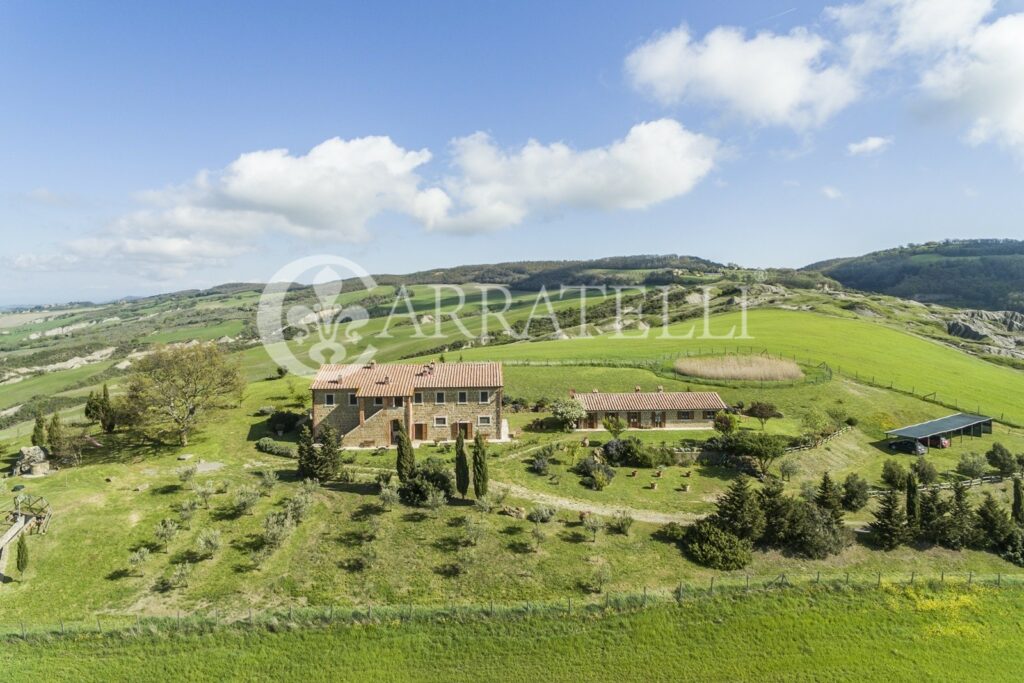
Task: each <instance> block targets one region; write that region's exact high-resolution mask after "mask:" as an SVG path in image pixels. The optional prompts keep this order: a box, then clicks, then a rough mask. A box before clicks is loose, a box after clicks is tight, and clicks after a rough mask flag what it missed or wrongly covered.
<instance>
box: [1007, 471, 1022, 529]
mask: <svg viewBox="0 0 1024 683" xmlns="http://www.w3.org/2000/svg"><path fill="white" fill-rule="evenodd" d="M1010 517H1011V518H1012V519H1013V521H1014V523H1015V524H1016V525H1017V526H1024V480H1022V479H1021V478H1020V477H1015V478H1014V480H1013V507H1011V508H1010Z"/></svg>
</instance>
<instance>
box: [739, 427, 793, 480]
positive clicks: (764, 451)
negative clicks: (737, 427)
mask: <svg viewBox="0 0 1024 683" xmlns="http://www.w3.org/2000/svg"><path fill="white" fill-rule="evenodd" d="M738 447H739V448H740V451H741V452H742V453H743V455H745V456H747V457H749V458H751V459H752V460H753V461H754V462H755V463H757V469H758V470H760V472H761V474H762V475H764V476H767V475H768V470H769V469H770V468H771V466H772V463H774V462H775V461H776V460H778V459H779V458H781V457H782V456H783V455H785V453H786V446H785V444H784V443H783V441H782V439H780V438H779V437H777V436H775V435H773V434H765V433H764V432H756V433H754V434H750V435H749V436H744V438H743V439H742V441H741V442H740V444H739V446H738Z"/></svg>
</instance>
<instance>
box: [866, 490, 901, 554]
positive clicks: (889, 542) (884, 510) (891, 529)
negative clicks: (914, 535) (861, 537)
mask: <svg viewBox="0 0 1024 683" xmlns="http://www.w3.org/2000/svg"><path fill="white" fill-rule="evenodd" d="M901 503H902V501H901V500H900V498H899V494H897V492H896V491H895V490H893V489H889V490H888V491H886V492H885V493H883V494H882V496H881V499H880V502H879V506H878V509H877V510H875V512H874V513H873V514H874V515H875V521H873V522H871V524H870V525H869V526H870V527H871V533H872V535H873V536H874V539H875V541H876V542H877V543H878V545H879V547H881V548H883V549H885V550H892V549H893V548H898V547H899V546H901V545H903V544H904V543H905V542H906V540H907V514H906V512H905V510H904V507H903V505H902V504H901Z"/></svg>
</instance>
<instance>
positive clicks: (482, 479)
mask: <svg viewBox="0 0 1024 683" xmlns="http://www.w3.org/2000/svg"><path fill="white" fill-rule="evenodd" d="M473 495H475V496H476V497H477V498H483V497H484V496H486V495H487V444H485V443H484V435H483V434H481V433H479V432H477V435H476V437H475V438H474V439H473Z"/></svg>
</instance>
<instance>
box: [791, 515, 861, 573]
mask: <svg viewBox="0 0 1024 683" xmlns="http://www.w3.org/2000/svg"><path fill="white" fill-rule="evenodd" d="M794 512H795V514H794V515H793V516H792V518H791V526H790V529H789V533H788V538H787V546H788V548H789V550H790V551H791V552H793V553H794V554H796V555H799V556H800V557H806V558H808V559H811V560H823V559H825V558H826V557H828V556H829V555H835V554H836V553H839V552H840V551H842V549H843V548H845V547H846V545H847V543H848V537H847V535H846V532H845V530H844V528H843V526H842V523H841V522H839V521H837V520H836V518H835V516H834V515H832V514H831V513H830V512H829V511H828V510H827V509H824V508H821V507H819V506H818V505H814V504H812V503H800V504H798V505H797V507H796V508H794Z"/></svg>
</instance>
